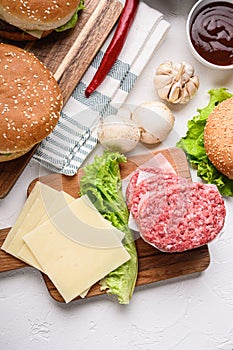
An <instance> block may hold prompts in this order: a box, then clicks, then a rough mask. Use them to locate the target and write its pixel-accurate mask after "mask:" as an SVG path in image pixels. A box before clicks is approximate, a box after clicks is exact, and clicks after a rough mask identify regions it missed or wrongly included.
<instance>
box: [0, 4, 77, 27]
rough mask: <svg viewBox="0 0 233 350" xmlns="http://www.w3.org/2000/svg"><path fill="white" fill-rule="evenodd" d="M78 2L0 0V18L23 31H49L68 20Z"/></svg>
mask: <svg viewBox="0 0 233 350" xmlns="http://www.w3.org/2000/svg"><path fill="white" fill-rule="evenodd" d="M79 3H80V0H28V1H22V0H1V3H0V18H1V19H3V20H4V21H6V22H8V23H10V24H13V25H14V26H16V27H18V28H21V29H25V30H51V29H55V28H57V27H59V26H61V25H63V24H65V23H66V22H68V21H69V20H70V18H71V17H72V16H73V14H74V12H75V10H76V9H77V7H78V5H79Z"/></svg>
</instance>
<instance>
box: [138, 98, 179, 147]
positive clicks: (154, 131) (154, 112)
mask: <svg viewBox="0 0 233 350" xmlns="http://www.w3.org/2000/svg"><path fill="white" fill-rule="evenodd" d="M132 120H133V121H134V122H135V123H136V124H137V125H138V127H139V129H140V131H141V139H140V140H141V142H143V143H146V144H156V143H159V142H162V141H163V140H165V138H166V137H167V136H168V134H169V133H170V132H171V130H172V128H173V126H174V121H175V118H174V116H173V114H172V112H171V111H170V109H169V108H168V107H167V106H166V105H165V104H164V103H163V102H160V101H152V102H145V103H142V104H141V105H140V106H138V107H136V108H135V110H134V112H133V113H132Z"/></svg>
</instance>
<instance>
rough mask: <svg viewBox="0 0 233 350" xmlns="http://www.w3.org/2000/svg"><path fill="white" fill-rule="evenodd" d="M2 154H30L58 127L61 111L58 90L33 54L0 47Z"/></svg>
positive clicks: (14, 47) (0, 138)
mask: <svg viewBox="0 0 233 350" xmlns="http://www.w3.org/2000/svg"><path fill="white" fill-rule="evenodd" d="M0 64H1V67H2V69H1V71H0V116H1V118H0V120H1V123H0V153H1V154H2V153H3V154H5V153H15V152H22V151H24V150H28V149H30V148H31V147H33V146H34V145H35V144H37V143H39V142H40V141H41V140H42V139H44V138H45V137H46V136H47V135H48V134H50V133H51V131H52V130H53V129H54V127H55V126H56V124H57V122H58V119H59V116H60V111H61V108H62V95H61V91H60V89H59V86H58V84H57V82H56V80H55V79H54V77H53V75H52V74H51V73H50V72H49V70H48V69H47V68H46V67H45V66H44V65H43V64H42V63H41V62H40V61H39V60H38V59H37V58H36V57H35V56H34V55H33V54H32V53H29V52H27V51H25V50H23V49H21V48H18V47H16V46H12V45H6V44H0Z"/></svg>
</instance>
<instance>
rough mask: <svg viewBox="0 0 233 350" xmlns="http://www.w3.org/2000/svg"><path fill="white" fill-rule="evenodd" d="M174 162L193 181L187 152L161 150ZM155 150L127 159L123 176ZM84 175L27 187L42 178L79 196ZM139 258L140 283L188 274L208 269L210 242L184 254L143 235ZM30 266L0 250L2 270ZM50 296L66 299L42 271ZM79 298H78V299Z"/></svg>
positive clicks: (97, 291)
mask: <svg viewBox="0 0 233 350" xmlns="http://www.w3.org/2000/svg"><path fill="white" fill-rule="evenodd" d="M160 152H162V154H163V155H164V156H165V157H166V158H167V159H168V161H169V162H170V163H171V164H172V165H173V167H174V169H175V170H176V171H177V173H178V174H179V175H180V176H183V177H185V178H187V179H189V180H190V181H191V177H190V172H189V168H188V164H187V160H186V156H185V154H184V152H183V151H182V150H180V149H177V148H170V149H167V150H163V151H160ZM155 153H156V152H153V153H148V154H146V155H145V154H144V155H138V156H135V157H131V158H130V159H128V161H127V163H123V164H121V176H122V178H125V177H126V176H128V175H129V174H130V173H131V172H132V171H134V170H135V169H136V168H137V166H138V165H141V164H143V163H145V162H146V161H148V160H149V159H150V158H151V157H152V156H153V155H154V154H155ZM81 175H82V170H80V171H79V172H78V174H77V175H75V176H73V177H67V176H64V175H59V174H52V175H47V176H43V177H41V178H39V179H35V180H34V181H33V182H32V183H31V184H30V186H29V188H28V193H30V192H31V190H32V188H33V186H34V185H35V183H36V181H41V182H43V183H45V184H47V185H49V186H51V187H53V188H55V189H57V190H63V191H65V192H67V193H69V194H70V195H72V196H73V197H75V198H77V197H78V193H79V179H80V176H81ZM8 232H9V228H8V229H4V230H1V231H0V246H2V244H3V242H4V239H5V237H6V235H7V233H8ZM136 246H137V252H138V258H139V272H138V279H137V286H140V285H146V284H150V283H154V282H158V281H161V280H166V279H168V278H172V277H177V276H183V275H188V274H192V273H196V272H201V271H203V270H205V269H206V268H207V267H208V265H209V263H210V255H209V250H208V247H207V245H205V246H202V247H200V248H198V249H193V250H190V251H187V252H184V253H162V252H160V251H159V250H157V249H155V248H153V247H152V246H150V245H149V244H147V243H145V242H144V241H143V240H142V239H141V238H140V239H137V240H136ZM26 266H27V265H26V264H25V263H23V262H21V261H20V260H18V259H16V258H14V257H13V256H11V255H9V254H7V253H5V252H4V251H2V250H0V272H3V271H9V270H14V269H18V268H22V267H26ZM42 275H43V278H44V280H45V283H46V286H47V288H48V291H49V293H50V294H51V296H52V297H53V298H54V299H55V300H57V301H59V302H64V300H63V298H62V297H61V295H60V294H59V292H58V291H57V289H56V288H55V286H54V285H53V284H52V282H51V281H50V280H49V278H48V277H47V276H46V275H44V274H42ZM104 293H105V292H103V291H100V289H99V285H98V284H96V285H94V286H93V287H92V288H91V289H90V291H89V293H88V295H87V298H88V297H92V296H97V295H100V294H104ZM77 299H78V298H77Z"/></svg>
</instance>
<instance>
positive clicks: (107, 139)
mask: <svg viewBox="0 0 233 350" xmlns="http://www.w3.org/2000/svg"><path fill="white" fill-rule="evenodd" d="M97 134H98V139H99V141H100V143H101V144H102V146H103V147H104V148H105V149H108V150H110V151H118V152H121V153H128V152H130V151H132V150H133V149H134V148H135V147H136V146H137V144H138V142H139V140H140V130H139V128H138V127H137V125H136V124H135V123H134V122H133V121H132V120H130V119H129V118H125V117H121V116H119V115H110V116H108V117H106V118H105V119H104V120H103V121H102V122H101V124H100V126H99V128H98V132H97Z"/></svg>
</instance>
